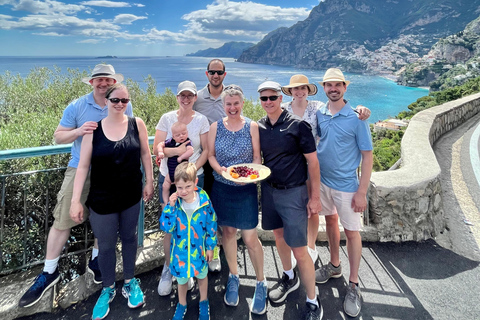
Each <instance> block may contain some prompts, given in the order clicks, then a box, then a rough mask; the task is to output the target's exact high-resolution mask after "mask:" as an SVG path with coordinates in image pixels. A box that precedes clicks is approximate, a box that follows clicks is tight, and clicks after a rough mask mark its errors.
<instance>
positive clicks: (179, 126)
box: [170, 121, 187, 135]
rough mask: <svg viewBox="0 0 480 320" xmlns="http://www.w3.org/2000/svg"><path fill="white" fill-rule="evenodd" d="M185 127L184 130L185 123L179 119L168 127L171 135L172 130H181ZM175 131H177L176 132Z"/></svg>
mask: <svg viewBox="0 0 480 320" xmlns="http://www.w3.org/2000/svg"><path fill="white" fill-rule="evenodd" d="M184 127H185V130H187V125H186V124H185V123H183V122H180V121H177V122H175V123H174V124H172V126H171V127H170V130H171V131H172V135H173V130H178V131H180V130H183V128H184ZM178 131H177V132H178Z"/></svg>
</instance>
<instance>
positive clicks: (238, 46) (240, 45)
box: [187, 41, 254, 59]
mask: <svg viewBox="0 0 480 320" xmlns="http://www.w3.org/2000/svg"><path fill="white" fill-rule="evenodd" d="M253 45H254V44H253V43H251V42H240V41H232V42H226V43H225V44H224V45H223V46H221V47H220V48H208V49H205V50H198V51H197V52H195V53H189V54H187V57H222V58H235V59H238V57H240V55H241V54H242V52H243V51H244V50H246V49H248V48H251V47H252V46H253Z"/></svg>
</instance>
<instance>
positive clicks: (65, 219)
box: [53, 167, 90, 230]
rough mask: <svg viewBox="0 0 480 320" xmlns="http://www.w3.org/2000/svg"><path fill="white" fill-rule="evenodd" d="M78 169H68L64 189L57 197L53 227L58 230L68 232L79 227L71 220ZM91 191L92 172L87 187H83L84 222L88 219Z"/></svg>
mask: <svg viewBox="0 0 480 320" xmlns="http://www.w3.org/2000/svg"><path fill="white" fill-rule="evenodd" d="M76 172H77V169H76V168H73V167H67V171H65V178H64V179H63V183H62V187H61V188H60V191H59V192H58V195H57V204H56V206H55V209H53V217H54V218H55V221H54V222H53V227H54V228H55V229H58V230H67V229H70V228H72V227H75V226H76V225H78V223H76V222H74V221H73V220H72V219H71V218H70V203H71V201H72V193H73V183H74V181H75V173H76ZM89 191H90V172H88V175H87V179H86V180H85V185H84V186H83V190H82V195H81V197H80V202H81V203H82V205H83V221H85V220H87V219H88V213H89V212H88V208H87V207H86V206H85V201H87V197H88V192H89Z"/></svg>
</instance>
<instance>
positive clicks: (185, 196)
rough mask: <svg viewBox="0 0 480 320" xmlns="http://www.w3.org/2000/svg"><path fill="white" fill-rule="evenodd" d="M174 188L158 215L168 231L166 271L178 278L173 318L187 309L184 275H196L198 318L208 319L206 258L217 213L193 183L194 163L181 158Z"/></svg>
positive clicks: (214, 238) (214, 237)
mask: <svg viewBox="0 0 480 320" xmlns="http://www.w3.org/2000/svg"><path fill="white" fill-rule="evenodd" d="M174 179H175V186H176V187H177V192H175V193H173V194H172V195H171V196H170V198H169V203H168V204H167V205H166V206H165V209H164V210H163V213H162V216H161V217H160V229H161V230H163V231H165V232H168V233H171V234H172V241H171V244H170V271H171V273H172V275H173V276H175V277H176V278H177V282H178V303H177V308H176V310H175V315H174V316H173V320H181V319H183V317H184V316H185V313H186V312H187V287H188V286H187V282H188V278H190V277H196V278H197V280H198V287H199V291H200V306H199V308H200V315H199V320H209V319H210V307H209V304H208V296H207V291H208V277H207V274H208V262H209V261H210V260H212V257H213V249H214V248H215V246H216V244H217V235H216V232H217V216H216V214H215V211H214V210H213V207H212V204H211V202H210V198H209V197H208V195H207V193H206V192H205V191H203V190H202V189H200V188H198V187H197V186H196V182H197V169H196V167H195V164H194V163H189V162H183V163H181V164H179V165H178V167H177V169H176V170H175V175H174Z"/></svg>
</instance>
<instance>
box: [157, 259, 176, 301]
mask: <svg viewBox="0 0 480 320" xmlns="http://www.w3.org/2000/svg"><path fill="white" fill-rule="evenodd" d="M172 282H173V276H172V273H171V272H170V268H169V267H167V266H165V265H164V266H163V270H162V275H161V276H160V281H159V282H158V294H159V295H161V296H168V295H169V294H170V292H172Z"/></svg>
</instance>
